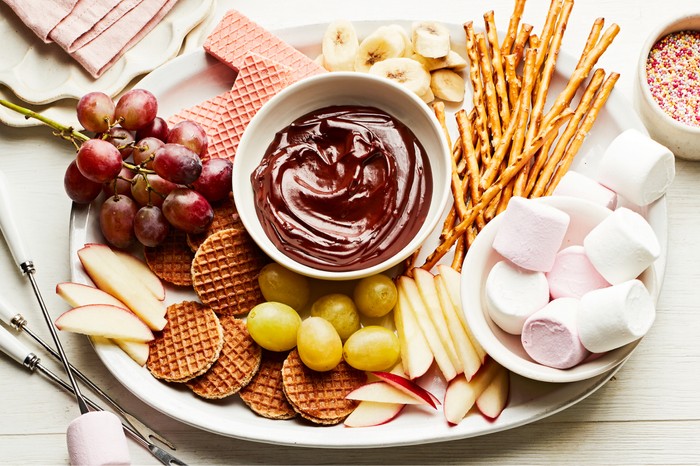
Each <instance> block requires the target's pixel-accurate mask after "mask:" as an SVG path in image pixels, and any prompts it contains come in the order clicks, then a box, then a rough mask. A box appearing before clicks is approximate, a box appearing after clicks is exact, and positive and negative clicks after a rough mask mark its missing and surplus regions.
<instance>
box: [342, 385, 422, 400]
mask: <svg viewBox="0 0 700 466" xmlns="http://www.w3.org/2000/svg"><path fill="white" fill-rule="evenodd" d="M345 398H347V399H349V400H357V401H376V402H378V403H398V404H404V405H420V404H428V402H427V401H426V400H425V399H423V398H418V397H416V396H414V395H409V394H407V393H406V392H405V391H403V390H399V389H398V388H396V387H394V386H393V385H389V384H388V383H387V382H383V381H380V382H370V383H368V384H365V385H362V386H361V387H359V388H356V389H355V390H353V391H351V392H350V393H348V395H347V396H346V397H345Z"/></svg>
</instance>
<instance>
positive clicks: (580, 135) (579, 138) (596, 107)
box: [545, 73, 620, 196]
mask: <svg viewBox="0 0 700 466" xmlns="http://www.w3.org/2000/svg"><path fill="white" fill-rule="evenodd" d="M619 78H620V75H619V74H618V73H610V76H608V78H607V79H606V80H605V82H604V83H603V86H602V87H601V88H600V92H598V95H597V96H596V98H595V101H594V102H593V106H592V107H591V109H590V110H589V111H588V113H586V118H585V119H584V120H583V123H581V126H580V127H579V129H578V131H576V135H575V136H574V139H573V141H571V144H570V145H569V148H568V149H566V155H564V158H563V160H562V163H561V164H560V165H559V167H557V171H556V173H555V174H554V177H553V178H552V181H551V182H550V183H549V186H548V187H547V191H546V193H545V194H546V195H548V196H549V195H551V194H552V192H553V191H554V188H556V187H557V185H558V184H559V181H561V179H562V177H563V176H564V173H566V172H567V171H568V170H569V167H570V166H571V163H572V162H573V161H574V157H576V153H577V152H578V150H579V149H580V148H581V145H582V144H583V141H584V139H586V136H587V135H588V133H589V131H590V130H591V128H592V127H593V123H595V120H596V118H597V117H598V113H600V110H601V109H602V108H603V106H604V105H605V102H607V100H608V97H609V96H610V92H612V90H613V87H615V83H616V82H617V80H618V79H619Z"/></svg>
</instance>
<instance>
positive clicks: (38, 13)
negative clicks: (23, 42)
mask: <svg viewBox="0 0 700 466" xmlns="http://www.w3.org/2000/svg"><path fill="white" fill-rule="evenodd" d="M5 3H7V4H8V5H9V6H10V8H12V10H14V12H15V14H16V15H17V16H19V19H21V20H22V22H23V23H24V24H26V25H27V26H28V27H29V29H31V30H32V31H34V33H35V34H36V35H37V36H39V37H40V38H41V40H43V41H44V42H51V41H50V40H49V33H50V32H51V30H52V29H53V28H55V27H56V25H57V24H58V23H60V22H61V20H63V18H65V17H66V16H68V15H69V14H70V13H71V11H73V7H75V4H76V3H78V0H5Z"/></svg>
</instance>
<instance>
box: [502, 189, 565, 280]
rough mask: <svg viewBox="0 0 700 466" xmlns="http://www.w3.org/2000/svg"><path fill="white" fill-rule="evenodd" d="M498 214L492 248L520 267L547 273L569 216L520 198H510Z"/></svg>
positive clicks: (559, 244) (533, 201) (560, 242)
mask: <svg viewBox="0 0 700 466" xmlns="http://www.w3.org/2000/svg"><path fill="white" fill-rule="evenodd" d="M501 215H502V216H503V217H502V219H501V224H500V226H499V228H498V232H497V233H496V236H495V238H494V239H493V248H494V249H495V250H496V251H498V253H499V254H501V255H502V256H503V257H505V258H506V259H508V260H510V261H511V262H513V263H514V264H515V265H517V266H519V267H522V268H524V269H526V270H532V271H535V272H548V271H549V270H550V269H551V268H552V266H553V265H554V258H555V257H556V255H557V252H558V251H559V248H560V247H561V244H562V241H563V240H564V235H565V234H566V230H567V228H568V227H569V221H570V218H569V215H568V214H566V213H565V212H562V211H561V210H559V209H557V208H555V207H552V206H549V205H546V204H543V203H541V202H538V201H536V200H533V199H524V198H522V197H514V198H512V199H511V200H510V201H509V202H508V207H507V208H506V210H505V211H504V212H503V214H501Z"/></svg>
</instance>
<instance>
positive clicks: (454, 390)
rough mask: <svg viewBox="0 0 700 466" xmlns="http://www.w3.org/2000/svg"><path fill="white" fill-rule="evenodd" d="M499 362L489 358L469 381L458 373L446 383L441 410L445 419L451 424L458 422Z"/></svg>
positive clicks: (484, 387)
mask: <svg viewBox="0 0 700 466" xmlns="http://www.w3.org/2000/svg"><path fill="white" fill-rule="evenodd" d="M499 367H500V364H498V363H497V362H495V361H494V360H493V359H491V358H489V359H487V361H486V362H485V363H484V365H483V366H482V368H481V370H480V371H479V372H477V373H476V375H475V376H474V377H473V378H472V379H471V380H469V381H467V379H466V377H465V376H464V374H459V375H458V376H457V377H455V378H454V379H453V380H451V381H450V383H449V384H448V385H447V390H446V391H445V405H444V408H443V411H444V413H445V419H447V422H449V423H450V424H452V425H456V424H459V423H460V422H461V421H462V419H464V416H466V415H467V413H468V412H469V410H470V409H471V408H472V407H473V406H474V403H476V400H477V398H479V396H480V395H481V394H482V393H483V391H484V390H485V389H486V387H487V386H488V385H489V384H490V383H491V380H493V378H494V377H495V375H496V372H498V370H499Z"/></svg>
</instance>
